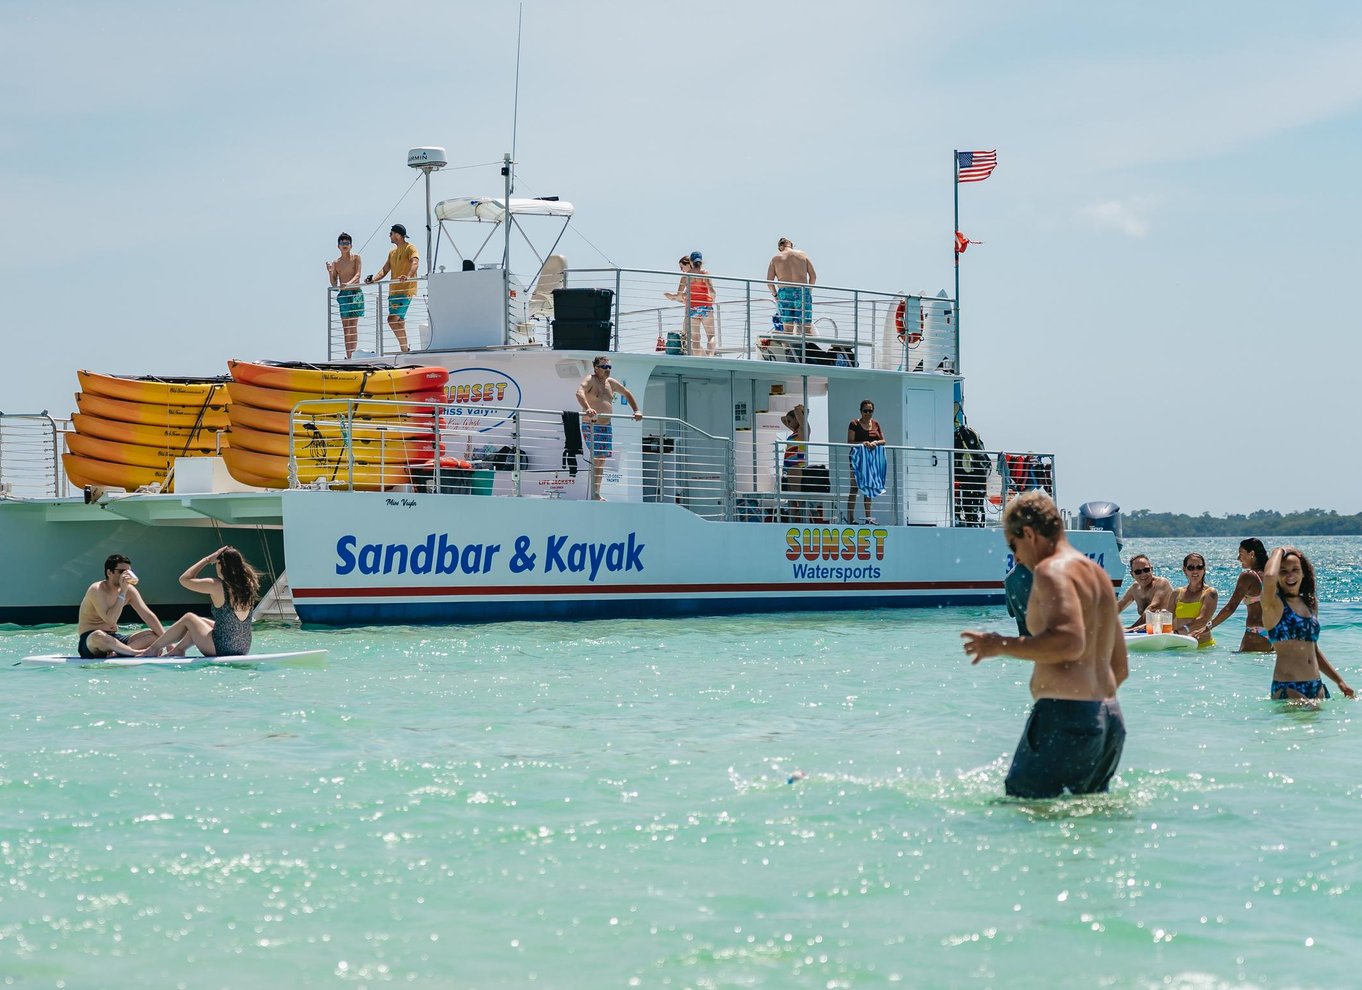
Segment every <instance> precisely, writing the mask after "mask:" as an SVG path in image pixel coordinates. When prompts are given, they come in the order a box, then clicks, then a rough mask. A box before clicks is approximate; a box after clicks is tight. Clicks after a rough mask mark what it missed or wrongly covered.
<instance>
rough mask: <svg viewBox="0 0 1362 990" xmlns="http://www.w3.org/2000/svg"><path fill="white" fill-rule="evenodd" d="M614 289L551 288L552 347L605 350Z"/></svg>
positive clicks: (608, 339)
mask: <svg viewBox="0 0 1362 990" xmlns="http://www.w3.org/2000/svg"><path fill="white" fill-rule="evenodd" d="M614 298H615V291H614V290H613V289H554V290H553V349H554V350H556V351H598V352H599V351H608V350H609V349H610V309H611V305H612V304H613V301H614Z"/></svg>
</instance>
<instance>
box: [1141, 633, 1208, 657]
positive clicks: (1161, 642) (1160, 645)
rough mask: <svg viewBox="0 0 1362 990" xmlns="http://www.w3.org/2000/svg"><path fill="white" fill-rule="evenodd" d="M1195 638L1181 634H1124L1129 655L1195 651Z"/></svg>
mask: <svg viewBox="0 0 1362 990" xmlns="http://www.w3.org/2000/svg"><path fill="white" fill-rule="evenodd" d="M1196 648H1197V641H1196V637H1195V636H1183V635H1182V634H1181V633H1155V634H1154V635H1152V636H1151V635H1150V634H1149V633H1126V649H1127V650H1129V651H1130V652H1131V653H1158V652H1160V651H1162V650H1195V649H1196Z"/></svg>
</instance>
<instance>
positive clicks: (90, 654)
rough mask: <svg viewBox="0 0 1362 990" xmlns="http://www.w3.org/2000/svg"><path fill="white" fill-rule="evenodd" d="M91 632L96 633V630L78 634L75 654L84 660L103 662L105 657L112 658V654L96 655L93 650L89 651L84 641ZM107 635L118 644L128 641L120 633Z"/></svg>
mask: <svg viewBox="0 0 1362 990" xmlns="http://www.w3.org/2000/svg"><path fill="white" fill-rule="evenodd" d="M93 632H98V630H97V629H91V630H90V632H83V633H81V634H80V641H79V642H78V643H77V644H76V652H77V653H79V654H80V655H81V656H82V657H84V658H85V659H86V660H103V659H104V658H105V657H109V656H112V655H113V654H111V653H96V652H95V651H94V650H92V649H90V647H89V644H88V643H86V640H88V639H89V638H90V633H93ZM109 635H110V636H112V637H113V638H114V639H116V640H118V641H119V642H120V643H126V642H127V641H128V637H127V636H124V635H123V634H122V633H109Z"/></svg>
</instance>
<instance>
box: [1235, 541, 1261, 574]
mask: <svg viewBox="0 0 1362 990" xmlns="http://www.w3.org/2000/svg"><path fill="white" fill-rule="evenodd" d="M1239 549H1240V550H1247V551H1248V552H1249V553H1251V554H1253V569H1254V570H1255V571H1261V570H1262V569H1263V568H1264V567H1266V566H1267V547H1265V546H1263V541H1262V540H1260V539H1258V538H1257V537H1256V536H1250V537H1249V538H1248V539H1247V540H1240V541H1239Z"/></svg>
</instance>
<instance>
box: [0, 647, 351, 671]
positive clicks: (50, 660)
mask: <svg viewBox="0 0 1362 990" xmlns="http://www.w3.org/2000/svg"><path fill="white" fill-rule="evenodd" d="M326 652H327V651H326V650H292V651H290V652H287V653H248V654H246V655H245V656H240V657H105V658H104V659H102V660H87V659H86V658H85V657H72V656H64V655H62V654H59V653H44V654H41V655H39V656H32V657H24V659H23V662H24V663H31V664H34V665H36V666H46V667H60V666H64V665H69V666H73V667H192V666H195V665H198V666H209V665H216V666H224V665H228V664H243V663H279V664H289V665H293V666H308V665H315V664H321V663H324V662H325V661H326Z"/></svg>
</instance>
